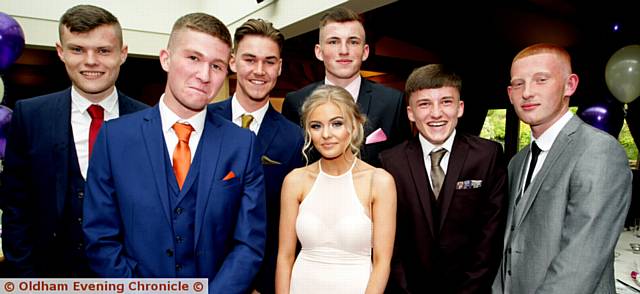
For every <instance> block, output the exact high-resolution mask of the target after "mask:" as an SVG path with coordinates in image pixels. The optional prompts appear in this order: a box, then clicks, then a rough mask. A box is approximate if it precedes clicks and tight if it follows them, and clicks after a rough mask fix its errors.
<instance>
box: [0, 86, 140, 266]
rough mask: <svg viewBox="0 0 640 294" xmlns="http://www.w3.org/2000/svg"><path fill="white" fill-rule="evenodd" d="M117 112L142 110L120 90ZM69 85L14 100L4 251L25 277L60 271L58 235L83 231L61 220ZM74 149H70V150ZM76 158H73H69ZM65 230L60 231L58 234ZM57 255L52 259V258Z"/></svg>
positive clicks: (4, 187)
mask: <svg viewBox="0 0 640 294" xmlns="http://www.w3.org/2000/svg"><path fill="white" fill-rule="evenodd" d="M118 105H119V110H120V115H125V114H127V113H131V112H135V111H138V110H141V109H144V108H146V107H147V106H146V105H145V104H142V103H140V102H138V101H136V100H134V99H132V98H130V97H127V96H125V95H124V94H122V93H120V92H119V93H118ZM70 120H71V88H68V89H66V90H64V91H60V92H57V93H52V94H48V95H44V96H39V97H35V98H31V99H25V100H21V101H18V102H17V103H16V106H15V109H14V111H13V117H12V121H11V128H10V130H9V135H8V140H7V149H6V156H5V161H4V171H3V173H2V187H1V188H0V190H1V191H2V193H0V195H2V196H1V197H0V201H1V203H2V210H3V215H2V225H3V228H2V229H3V232H2V233H3V234H2V237H3V238H2V239H3V240H2V241H3V242H2V249H3V251H4V255H5V257H6V259H7V260H8V261H9V262H10V263H11V265H12V266H14V267H15V268H16V270H17V273H16V274H17V275H19V276H25V277H33V276H39V277H44V276H52V275H53V276H56V275H60V274H61V273H60V272H61V270H60V269H61V267H62V266H63V265H62V264H60V262H59V261H60V260H63V261H65V262H71V259H70V258H66V257H65V256H60V255H61V254H64V253H63V252H64V250H61V248H57V246H56V245H54V244H60V243H65V240H60V238H64V237H62V236H69V235H70V234H82V232H80V231H79V230H78V232H64V231H68V230H70V228H68V227H65V225H63V224H62V223H61V220H62V219H63V213H64V208H65V199H66V198H67V197H78V198H82V196H83V195H82V193H83V192H82V190H81V191H80V193H78V195H75V194H74V195H72V196H70V195H68V194H69V193H70V192H71V191H70V189H69V183H70V181H71V180H81V181H84V179H82V176H81V175H78V177H79V179H70V177H71V176H70V174H71V172H70V171H71V170H72V169H74V168H75V169H78V167H77V166H75V167H74V166H70V164H69V162H70V158H69V154H72V153H75V144H74V142H73V136H72V131H71V122H70ZM70 151H73V152H70ZM72 161H75V162H77V160H72ZM62 232H64V233H62ZM54 258H55V261H54V260H53V259H54ZM65 266H66V265H65Z"/></svg>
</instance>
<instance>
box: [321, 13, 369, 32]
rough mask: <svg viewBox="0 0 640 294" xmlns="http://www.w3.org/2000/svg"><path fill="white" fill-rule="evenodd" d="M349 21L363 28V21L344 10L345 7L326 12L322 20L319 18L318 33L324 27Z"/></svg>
mask: <svg viewBox="0 0 640 294" xmlns="http://www.w3.org/2000/svg"><path fill="white" fill-rule="evenodd" d="M350 21H357V22H359V23H360V24H361V25H362V26H363V27H364V21H363V20H362V18H361V17H360V15H358V14H357V13H356V12H355V11H353V10H351V9H348V8H345V7H337V8H334V9H330V10H328V11H327V12H326V13H325V14H324V15H322V18H320V27H319V29H320V31H322V29H324V27H325V26H326V25H327V24H329V23H333V22H337V23H344V22H350Z"/></svg>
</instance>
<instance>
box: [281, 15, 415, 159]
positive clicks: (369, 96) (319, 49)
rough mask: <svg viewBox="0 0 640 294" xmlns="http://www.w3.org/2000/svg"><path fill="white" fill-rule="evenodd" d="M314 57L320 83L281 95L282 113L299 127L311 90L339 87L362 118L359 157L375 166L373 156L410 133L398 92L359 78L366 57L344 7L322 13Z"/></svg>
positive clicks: (355, 19)
mask: <svg viewBox="0 0 640 294" xmlns="http://www.w3.org/2000/svg"><path fill="white" fill-rule="evenodd" d="M315 54H316V58H317V59H318V60H321V61H322V62H323V63H324V68H325V79H324V81H320V82H316V83H313V84H310V85H308V86H306V87H304V88H302V89H300V90H298V91H295V92H291V93H289V94H287V95H286V97H285V99H284V103H283V104H282V114H283V115H284V116H285V117H286V118H288V119H289V120H291V121H292V122H294V123H295V124H298V125H299V124H300V108H301V107H302V104H303V103H304V101H305V100H306V99H307V97H308V96H309V94H311V92H313V90H315V89H316V88H317V87H318V86H320V85H323V84H328V85H335V86H340V87H343V88H345V89H346V90H347V91H348V92H349V93H350V94H351V96H353V98H354V99H355V100H356V102H357V103H358V106H359V107H360V111H361V112H362V113H364V114H365V115H366V116H367V122H366V124H365V125H364V132H365V136H366V138H367V139H366V140H365V143H364V144H363V145H362V147H361V148H360V155H361V158H362V160H364V161H365V162H367V163H369V164H371V165H374V166H380V160H379V159H378V154H379V153H380V152H382V151H383V150H386V149H389V148H391V147H393V146H395V145H397V144H399V143H401V142H403V141H404V140H406V139H409V138H410V136H411V129H410V127H409V121H407V115H406V104H405V102H404V99H403V97H402V96H403V95H402V92H400V91H398V90H395V89H392V88H388V87H385V86H382V85H379V84H376V83H373V82H370V81H368V80H367V79H363V78H362V77H361V76H360V66H362V62H363V61H365V60H367V58H368V57H369V45H367V44H366V40H365V30H364V26H363V25H362V21H361V19H360V16H358V14H356V13H355V12H353V11H351V10H349V9H346V8H336V9H333V10H330V11H329V12H327V13H326V14H325V15H324V16H323V17H322V19H321V20H320V40H319V44H316V46H315ZM372 133H373V135H372ZM317 158H318V157H316V158H315V159H317Z"/></svg>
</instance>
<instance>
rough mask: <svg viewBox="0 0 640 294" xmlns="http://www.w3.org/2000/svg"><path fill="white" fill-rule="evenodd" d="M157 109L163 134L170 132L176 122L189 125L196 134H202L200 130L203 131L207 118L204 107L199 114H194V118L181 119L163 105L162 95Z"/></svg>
mask: <svg viewBox="0 0 640 294" xmlns="http://www.w3.org/2000/svg"><path fill="white" fill-rule="evenodd" d="M158 108H159V109H160V119H161V120H162V131H163V133H166V132H168V131H170V130H171V129H172V127H173V124H175V123H176V122H181V123H187V124H189V125H191V126H192V127H193V129H194V131H195V132H196V133H199V134H202V130H203V129H204V121H205V118H206V117H207V108H206V107H205V108H204V109H202V110H201V111H200V112H198V113H196V114H195V115H194V116H192V117H190V118H187V119H183V118H180V117H179V116H178V115H177V114H175V113H174V112H173V111H171V109H169V107H168V106H167V104H165V103H164V94H162V96H161V97H160V102H159V103H158Z"/></svg>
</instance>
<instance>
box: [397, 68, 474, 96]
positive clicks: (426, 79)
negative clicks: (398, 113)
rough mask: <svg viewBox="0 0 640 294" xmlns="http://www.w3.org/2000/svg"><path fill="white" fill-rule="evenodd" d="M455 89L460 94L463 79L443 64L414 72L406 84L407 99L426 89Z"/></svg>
mask: <svg viewBox="0 0 640 294" xmlns="http://www.w3.org/2000/svg"><path fill="white" fill-rule="evenodd" d="M442 87H453V88H456V89H457V90H458V92H460V91H461V90H462V79H461V78H460V76H458V75H457V74H456V73H454V72H453V71H450V70H449V69H447V68H446V67H444V66H443V65H442V64H429V65H425V66H422V67H419V68H416V69H414V70H413V72H412V73H411V75H409V78H408V79H407V82H406V84H405V90H404V91H405V94H406V97H411V94H413V93H415V92H418V91H420V90H424V89H436V88H442Z"/></svg>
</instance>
